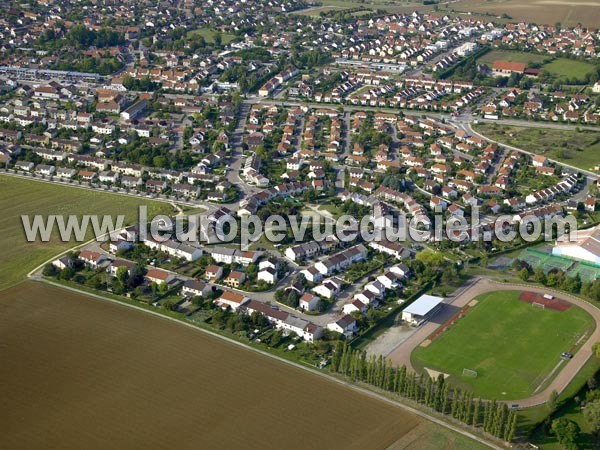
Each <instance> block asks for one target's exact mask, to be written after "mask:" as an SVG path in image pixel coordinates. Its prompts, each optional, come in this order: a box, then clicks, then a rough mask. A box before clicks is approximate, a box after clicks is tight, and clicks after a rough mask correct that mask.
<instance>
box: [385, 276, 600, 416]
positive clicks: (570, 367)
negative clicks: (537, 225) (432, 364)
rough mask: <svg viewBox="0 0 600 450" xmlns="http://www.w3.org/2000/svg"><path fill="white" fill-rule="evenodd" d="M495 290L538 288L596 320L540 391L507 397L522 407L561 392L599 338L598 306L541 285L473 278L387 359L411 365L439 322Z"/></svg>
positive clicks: (583, 362)
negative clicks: (414, 356)
mask: <svg viewBox="0 0 600 450" xmlns="http://www.w3.org/2000/svg"><path fill="white" fill-rule="evenodd" d="M498 290H509V291H510V290H527V291H531V292H537V293H539V294H551V295H554V296H556V297H558V298H561V299H563V300H566V301H568V302H570V303H572V304H574V305H577V306H579V307H580V308H581V309H583V310H585V311H586V312H588V313H589V314H590V315H591V316H592V317H593V318H594V320H595V321H596V324H597V325H596V328H595V329H594V331H593V332H592V334H591V335H590V336H589V337H588V339H587V340H586V341H585V343H584V344H583V345H581V347H580V348H579V350H578V351H577V353H575V356H574V357H573V359H571V360H570V361H567V362H566V364H565V365H564V366H563V368H562V370H561V371H560V372H559V373H558V375H557V376H556V377H555V378H554V379H553V380H552V382H551V383H550V385H548V386H547V387H546V388H545V389H544V390H543V391H540V392H538V393H536V394H534V395H532V396H531V397H528V398H525V399H517V400H510V401H509V403H511V404H518V405H519V406H521V407H530V406H537V405H541V404H543V403H545V402H546V401H547V400H548V397H550V394H551V393H552V391H554V390H555V391H557V392H558V393H561V392H562V391H564V390H565V388H566V387H567V386H568V385H569V383H570V382H571V381H572V380H573V378H574V377H575V375H577V373H578V372H579V371H580V370H581V368H582V367H583V366H584V365H585V363H586V362H587V361H588V359H589V358H590V357H591V356H592V354H593V351H592V346H593V345H594V344H595V343H596V342H600V326H598V324H600V309H598V308H597V307H596V306H594V305H592V304H591V303H589V302H587V301H585V300H582V299H580V298H579V297H575V296H573V295H569V294H567V293H565V292H560V291H555V290H553V289H547V288H542V287H538V286H534V285H528V284H509V283H501V282H496V281H492V280H490V279H475V281H474V282H473V283H472V284H471V285H470V286H468V288H467V289H465V290H464V291H463V292H460V293H459V294H458V295H457V296H456V297H454V298H453V299H452V300H451V302H448V303H449V304H452V305H453V306H455V308H448V307H445V308H443V309H442V310H441V311H440V312H439V313H438V314H437V315H436V316H435V317H434V318H433V321H430V322H427V323H426V324H424V325H422V326H421V327H420V328H419V329H418V330H417V331H416V332H415V333H414V334H413V335H412V336H411V337H410V338H408V339H407V340H406V341H404V342H403V343H401V344H400V345H399V346H398V347H396V349H395V350H394V351H392V353H390V354H389V357H390V359H391V360H392V362H394V363H395V364H398V365H401V364H405V365H406V367H408V368H410V369H412V366H411V364H410V354H411V352H412V350H413V349H414V348H415V347H416V346H417V345H419V344H420V343H421V342H423V341H424V340H425V339H426V338H427V336H429V335H430V334H431V333H432V332H433V331H435V330H436V329H437V328H438V327H439V326H440V325H441V324H443V323H444V322H445V321H447V320H448V319H449V318H451V317H452V316H453V315H454V314H455V313H456V312H458V308H456V307H459V308H462V307H463V306H464V305H466V304H467V303H469V302H470V301H471V300H472V299H473V298H475V297H477V296H478V295H481V294H484V293H486V292H493V291H498Z"/></svg>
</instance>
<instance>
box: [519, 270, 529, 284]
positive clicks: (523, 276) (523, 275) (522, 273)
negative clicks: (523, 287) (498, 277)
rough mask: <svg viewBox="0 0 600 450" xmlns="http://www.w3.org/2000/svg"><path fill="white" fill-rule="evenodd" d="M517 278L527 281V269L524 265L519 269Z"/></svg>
mask: <svg viewBox="0 0 600 450" xmlns="http://www.w3.org/2000/svg"><path fill="white" fill-rule="evenodd" d="M519 278H520V279H521V280H523V281H528V280H529V270H527V268H526V267H523V268H522V269H521V270H520V271H519Z"/></svg>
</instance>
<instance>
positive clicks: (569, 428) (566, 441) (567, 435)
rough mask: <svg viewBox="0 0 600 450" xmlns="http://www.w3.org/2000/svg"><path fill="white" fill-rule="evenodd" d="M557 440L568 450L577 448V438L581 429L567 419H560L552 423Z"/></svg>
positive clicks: (551, 427)
mask: <svg viewBox="0 0 600 450" xmlns="http://www.w3.org/2000/svg"><path fill="white" fill-rule="evenodd" d="M550 429H551V430H552V433H554V435H555V436H556V439H557V440H558V442H559V443H560V445H562V446H563V447H564V448H566V449H567V450H571V449H576V448H577V444H576V441H577V437H578V436H579V427H578V426H577V424H576V423H575V422H573V421H572V420H569V419H567V418H565V417H560V418H558V419H554V420H553V421H552V425H551V426H550Z"/></svg>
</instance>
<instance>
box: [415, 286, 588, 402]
mask: <svg viewBox="0 0 600 450" xmlns="http://www.w3.org/2000/svg"><path fill="white" fill-rule="evenodd" d="M519 295H520V291H497V292H490V293H487V294H483V295H481V296H479V297H478V298H477V300H478V304H477V305H476V306H474V307H473V308H472V309H471V310H469V311H468V312H467V314H466V315H465V316H464V317H463V318H462V319H459V320H458V322H456V323H455V324H454V325H452V326H451V327H450V328H449V329H448V330H447V331H445V332H443V333H442V334H441V335H440V336H439V337H437V338H436V339H434V341H433V342H432V343H431V344H430V345H429V346H427V347H417V348H416V349H415V350H414V351H413V353H412V355H411V363H412V365H413V367H414V368H415V369H416V370H417V371H419V372H421V371H422V370H424V368H429V369H434V370H437V371H440V372H444V373H447V374H449V375H450V377H449V381H450V382H451V384H452V385H454V386H457V387H460V388H461V389H467V390H471V391H473V392H474V393H475V395H479V396H482V397H483V398H487V399H492V398H496V399H502V400H510V399H520V398H525V397H529V396H531V395H532V394H533V393H534V392H535V391H536V389H537V388H538V387H539V388H540V389H541V388H542V387H541V385H542V384H545V383H544V380H545V379H546V377H548V375H549V374H550V373H551V372H552V370H553V369H554V367H555V366H556V365H557V364H558V363H559V362H560V361H561V357H560V354H561V353H562V352H565V351H574V350H573V349H572V347H573V345H574V344H575V343H576V342H577V341H578V340H579V338H580V337H581V336H583V335H584V334H585V333H586V332H587V334H588V335H589V332H590V331H591V330H592V329H593V327H594V321H593V319H592V317H591V316H590V315H589V314H588V313H587V312H585V311H583V310H582V309H580V308H578V307H576V306H571V307H570V308H569V309H567V310H566V311H563V312H560V311H556V310H553V309H549V308H545V309H541V308H538V307H535V306H532V305H531V304H529V303H526V302H522V301H520V300H519ZM563 364H564V363H563ZM560 368H562V367H560ZM560 368H559V370H560ZM464 369H471V370H474V371H476V372H477V376H476V377H475V378H473V377H469V376H465V375H463V370H464ZM556 373H558V371H557V372H556ZM547 381H549V380H547Z"/></svg>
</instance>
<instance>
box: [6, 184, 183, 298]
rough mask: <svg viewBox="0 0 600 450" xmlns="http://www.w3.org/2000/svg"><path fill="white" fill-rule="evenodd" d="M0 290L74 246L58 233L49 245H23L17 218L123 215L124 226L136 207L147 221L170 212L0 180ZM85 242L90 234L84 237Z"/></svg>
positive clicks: (118, 198) (165, 207)
mask: <svg viewBox="0 0 600 450" xmlns="http://www.w3.org/2000/svg"><path fill="white" fill-rule="evenodd" d="M0 193H1V195H0V206H1V207H2V211H3V214H2V217H0V229H1V230H2V232H3V235H2V239H0V273H2V277H0V290H2V289H5V288H7V287H9V286H11V285H13V284H15V283H17V282H19V281H21V280H22V279H23V278H24V277H25V275H26V274H27V273H28V272H29V271H30V270H32V269H34V268H35V267H37V266H38V265H39V264H41V263H43V262H44V261H46V260H47V259H49V258H51V257H52V256H54V255H56V254H58V253H60V252H62V251H64V250H66V249H68V248H69V247H72V246H73V245H74V244H72V243H68V242H61V240H60V239H59V236H58V233H55V234H54V235H53V236H52V239H51V240H50V241H49V242H27V240H26V239H25V233H24V231H23V226H22V222H21V215H35V214H42V215H44V216H47V215H48V214H65V215H67V214H77V215H82V214H100V215H104V214H113V215H119V214H123V215H125V223H133V222H134V219H136V218H137V214H138V212H137V211H138V209H137V208H138V206H139V205H147V206H148V217H152V216H153V215H156V214H161V213H163V214H168V213H171V212H172V211H173V208H172V206H170V205H169V204H167V203H160V202H153V201H149V200H145V199H137V198H133V197H126V196H123V195H116V194H108V193H105V192H94V191H90V190H87V189H78V188H75V187H69V186H58V185H55V184H50V183H42V182H37V181H30V180H24V179H20V178H13V177H8V176H0ZM88 238H90V239H91V238H92V234H91V233H88Z"/></svg>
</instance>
